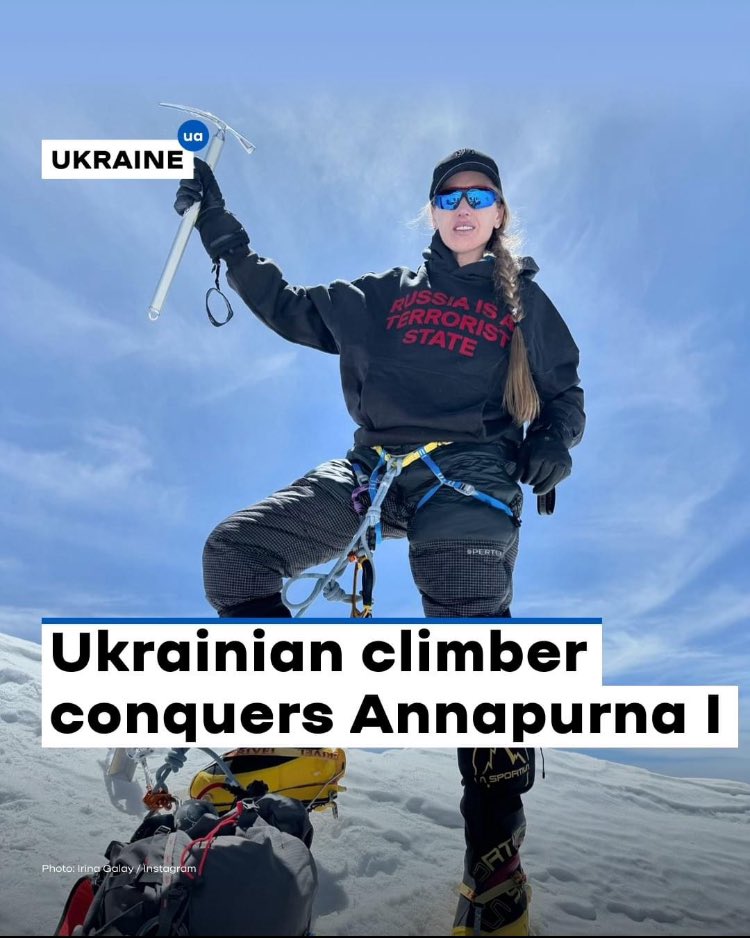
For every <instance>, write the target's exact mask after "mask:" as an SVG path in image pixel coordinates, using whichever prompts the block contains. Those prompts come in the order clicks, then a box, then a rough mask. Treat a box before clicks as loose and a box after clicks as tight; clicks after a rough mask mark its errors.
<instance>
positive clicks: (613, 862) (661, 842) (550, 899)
mask: <svg viewBox="0 0 750 938" xmlns="http://www.w3.org/2000/svg"><path fill="white" fill-rule="evenodd" d="M40 658H41V650H40V647H39V646H38V645H35V644H33V643H31V642H27V641H24V640H23V639H18V638H13V637H10V636H6V635H2V634H0V759H1V760H2V767H3V771H2V772H1V773H0V934H2V935H13V934H19V935H49V934H51V933H52V931H53V929H54V927H55V925H56V924H57V920H58V918H59V915H60V912H61V910H62V906H63V903H64V900H65V898H66V896H67V893H68V890H69V889H70V886H71V885H72V884H73V882H74V881H75V880H76V879H77V877H78V874H77V873H71V874H64V873H49V872H42V865H43V864H52V865H58V864H73V865H77V864H79V863H90V864H101V863H102V862H103V860H104V858H103V855H102V851H103V850H104V848H105V847H106V846H107V844H108V843H109V841H110V840H113V839H128V838H129V837H130V835H131V834H132V832H133V830H134V829H135V826H136V825H137V823H138V820H139V817H140V816H141V814H142V810H141V807H140V805H139V802H138V797H139V795H140V791H139V787H138V786H136V785H135V784H133V785H132V786H130V788H128V787H125V788H124V789H121V790H119V791H117V792H115V795H116V796H117V797H115V798H110V796H109V795H108V794H107V791H106V789H105V785H104V781H103V775H102V769H103V765H104V760H105V757H106V750H102V749H77V750H74V749H67V750H63V749H56V750H50V749H46V750H42V748H41V746H40V743H39V736H40V718H39V700H40V694H41V688H40ZM348 756H349V770H348V772H347V776H346V779H345V780H344V782H345V784H346V786H347V788H348V790H347V792H346V793H345V794H342V795H341V796H340V800H339V804H340V811H341V816H340V818H339V820H338V821H337V820H335V819H334V818H333V817H332V815H331V813H330V812H317V813H315V814H314V815H313V822H314V826H315V841H314V844H313V854H314V855H315V858H316V860H317V863H318V867H319V873H320V891H319V895H318V899H317V906H316V910H317V912H316V920H315V922H314V929H315V932H316V933H317V934H320V935H441V934H444V935H445V934H449V933H450V926H451V923H452V916H453V909H454V905H455V889H456V885H457V882H458V879H459V877H460V873H461V869H462V857H463V825H462V820H461V815H460V813H459V810H458V803H459V798H460V785H459V781H458V770H457V768H456V764H455V754H454V752H453V751H452V750H425V749H406V750H390V751H387V752H383V753H374V752H368V751H364V750H350V751H349V753H348ZM545 756H546V769H547V778H546V779H545V780H542V778H541V773H540V772H539V773H538V775H537V782H536V785H535V787H534V789H533V790H532V791H531V792H530V793H529V794H528V796H527V797H526V798H525V805H526V814H527V819H528V828H529V829H528V836H527V840H526V844H525V845H524V848H523V850H522V856H523V860H524V867H525V868H526V870H527V872H528V874H529V878H530V882H531V884H532V887H533V893H534V897H533V901H532V929H533V933H534V934H536V935H745V934H747V932H748V926H750V882H749V881H748V880H749V877H748V873H749V872H750V785H747V784H744V783H742V782H729V781H726V782H725V781H717V780H715V779H710V780H709V779H678V778H670V777H668V776H663V775H656V774H654V773H652V772H648V771H645V770H644V769H638V768H633V767H630V766H624V765H617V764H614V763H611V762H605V761H603V760H600V759H593V758H590V757H587V756H582V755H579V754H576V753H566V752H559V751H555V752H549V751H547V752H546V754H545ZM207 761H208V760H207V758H206V756H205V755H204V754H202V753H198V752H196V753H193V754H191V763H190V764H192V765H193V766H197V765H199V764H205V763H206V762H207ZM151 763H152V766H153V767H156V766H157V765H158V760H157V759H156V758H153V759H152V760H151ZM190 764H189V765H188V767H187V768H186V769H184V770H183V773H184V779H183V776H182V775H181V776H179V777H178V778H179V780H180V781H184V783H185V785H187V783H188V781H189V779H190V775H191V773H190V771H189V768H190ZM136 779H137V780H140V775H137V776H136ZM178 793H179V790H178ZM130 812H132V813H130Z"/></svg>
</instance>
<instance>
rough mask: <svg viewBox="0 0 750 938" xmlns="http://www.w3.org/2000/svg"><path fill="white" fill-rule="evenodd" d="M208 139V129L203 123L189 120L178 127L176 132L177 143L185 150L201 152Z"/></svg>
mask: <svg viewBox="0 0 750 938" xmlns="http://www.w3.org/2000/svg"><path fill="white" fill-rule="evenodd" d="M209 138H210V134H209V132H208V127H206V125H205V124H204V123H203V121H197V120H189V121H185V123H184V124H181V125H180V129H179V130H178V131H177V142H178V143H179V144H180V146H181V147H182V148H183V149H185V150H192V151H193V152H196V151H197V150H202V149H203V147H205V146H206V144H207V143H208V141H209Z"/></svg>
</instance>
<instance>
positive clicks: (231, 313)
mask: <svg viewBox="0 0 750 938" xmlns="http://www.w3.org/2000/svg"><path fill="white" fill-rule="evenodd" d="M220 270H221V258H219V260H218V261H216V263H215V264H214V266H213V268H212V270H211V272H212V273H214V274H216V279H215V281H214V286H212V287H209V289H208V290H207V291H206V312H207V313H208V318H209V320H210V321H211V325H212V326H226V324H227V323H228V322H229V320H230V319H231V318H232V316H234V310H233V309H232V304H231V303H230V302H229V300H228V299H227V298H226V297H225V296H224V294H223V293H222V292H221V287H220V286H219V272H220ZM212 293H218V294H219V296H220V297H221V298H222V300H224V302H225V303H226V307H227V318H226V319H225V320H224V322H219V320H218V319H214V317H213V315H212V313H211V307H210V304H209V301H208V298H209V297H210V296H211V294H212Z"/></svg>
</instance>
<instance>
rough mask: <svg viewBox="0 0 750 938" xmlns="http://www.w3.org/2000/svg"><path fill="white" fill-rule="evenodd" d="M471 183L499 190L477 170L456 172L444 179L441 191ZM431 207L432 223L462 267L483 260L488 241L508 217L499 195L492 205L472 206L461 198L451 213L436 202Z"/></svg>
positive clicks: (471, 184)
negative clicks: (487, 206) (436, 205)
mask: <svg viewBox="0 0 750 938" xmlns="http://www.w3.org/2000/svg"><path fill="white" fill-rule="evenodd" d="M470 186H479V187H481V188H483V189H488V188H489V189H493V190H495V191H497V190H496V189H495V186H493V184H492V180H491V179H490V178H489V177H488V176H485V175H484V173H478V172H476V171H475V170H467V171H464V172H460V173H455V174H454V175H453V176H451V177H450V178H449V179H447V180H446V181H445V183H444V184H443V185H442V187H441V189H440V191H441V192H445V190H446V189H457V188H461V189H463V188H469V187H470ZM430 210H431V213H432V224H433V225H434V227H435V228H436V229H437V230H438V231H439V232H440V237H441V238H442V239H443V244H445V246H446V247H447V248H450V250H451V251H453V253H454V255H455V257H456V262H457V264H458V266H459V267H463V266H464V265H465V264H473V263H474V262H475V261H478V260H481V259H482V255H483V254H484V252H485V249H486V247H487V242H488V241H489V240H490V238H491V237H492V234H493V232H494V231H495V229H496V228H499V227H500V226H501V225H502V223H503V218H504V217H505V208H504V206H503V203H502V201H500V199H499V197H498V201H496V202H495V204H494V205H490V206H489V208H472V207H471V206H470V205H469V203H468V202H467V200H466V199H461V202H460V204H459V206H458V208H457V209H455V210H454V211H452V212H451V211H448V210H447V209H442V208H436V207H435V206H434V205H432V206H431V209H430Z"/></svg>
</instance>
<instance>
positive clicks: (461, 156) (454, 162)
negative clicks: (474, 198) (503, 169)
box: [430, 150, 503, 201]
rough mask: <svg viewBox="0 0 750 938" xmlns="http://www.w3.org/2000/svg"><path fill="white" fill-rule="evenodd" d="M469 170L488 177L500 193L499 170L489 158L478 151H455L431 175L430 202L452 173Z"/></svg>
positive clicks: (501, 189)
mask: <svg viewBox="0 0 750 938" xmlns="http://www.w3.org/2000/svg"><path fill="white" fill-rule="evenodd" d="M470 169H473V170H476V171H477V172H479V173H484V174H485V176H489V178H490V179H491V180H492V182H493V183H494V184H495V185H496V186H497V188H498V189H499V190H500V192H501V193H502V191H503V187H502V185H501V183H500V170H499V169H498V168H497V163H496V162H495V161H494V160H493V159H492V157H491V156H487V154H486V153H480V152H479V150H456V152H455V153H451V155H450V156H446V157H445V159H444V160H440V162H439V163H438V164H437V166H436V167H435V171H434V172H433V174H432V185H431V186H430V201H432V200H433V198H434V197H435V193H436V192H439V191H440V190H441V189H442V187H443V184H444V183H445V181H446V179H449V178H450V177H451V176H453V175H454V173H461V172H464V171H465V170H470Z"/></svg>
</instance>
